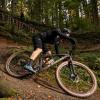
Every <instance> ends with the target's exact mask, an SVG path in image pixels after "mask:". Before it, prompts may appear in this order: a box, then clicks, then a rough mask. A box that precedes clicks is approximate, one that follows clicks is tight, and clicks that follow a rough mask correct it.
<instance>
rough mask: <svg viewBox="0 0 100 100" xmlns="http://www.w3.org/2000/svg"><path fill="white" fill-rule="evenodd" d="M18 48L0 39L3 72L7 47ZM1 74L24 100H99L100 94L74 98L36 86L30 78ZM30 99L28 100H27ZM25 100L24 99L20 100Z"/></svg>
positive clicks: (9, 41) (0, 58)
mask: <svg viewBox="0 0 100 100" xmlns="http://www.w3.org/2000/svg"><path fill="white" fill-rule="evenodd" d="M17 46H19V45H18V44H17V43H15V42H13V41H11V40H7V39H2V38H0V69H1V70H2V71H4V72H5V70H4V67H5V62H4V61H3V60H4V59H5V58H4V57H5V56H3V55H6V54H7V53H8V52H7V51H8V49H7V48H8V47H11V48H12V47H17ZM4 72H3V74H2V78H4V79H5V80H7V81H8V83H9V84H10V86H11V87H12V88H13V89H16V90H17V92H18V93H20V94H22V97H25V98H27V99H26V100H99V98H100V92H98V91H97V92H96V93H95V94H94V95H92V96H90V97H88V98H86V99H80V98H76V97H72V96H70V95H68V94H62V93H58V92H56V91H53V90H51V89H48V88H45V87H43V86H41V85H39V84H37V83H36V82H35V81H34V80H33V79H32V78H28V79H16V78H13V77H11V76H9V75H8V74H6V73H4ZM29 98H30V99H29ZM22 100H25V99H22Z"/></svg>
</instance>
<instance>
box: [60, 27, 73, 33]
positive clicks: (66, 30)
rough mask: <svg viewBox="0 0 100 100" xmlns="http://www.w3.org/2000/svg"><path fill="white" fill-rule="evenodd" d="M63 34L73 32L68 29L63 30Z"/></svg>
mask: <svg viewBox="0 0 100 100" xmlns="http://www.w3.org/2000/svg"><path fill="white" fill-rule="evenodd" d="M62 32H63V33H71V30H70V29H68V28H63V30H62Z"/></svg>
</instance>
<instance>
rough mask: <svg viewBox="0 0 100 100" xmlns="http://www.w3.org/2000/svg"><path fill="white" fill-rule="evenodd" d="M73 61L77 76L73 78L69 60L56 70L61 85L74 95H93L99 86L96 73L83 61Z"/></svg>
mask: <svg viewBox="0 0 100 100" xmlns="http://www.w3.org/2000/svg"><path fill="white" fill-rule="evenodd" d="M72 63H73V67H74V70H75V72H76V74H77V76H76V77H75V78H74V79H72V78H71V74H70V69H69V67H68V62H63V63H62V64H60V66H59V67H58V68H57V71H56V78H57V81H58V83H59V85H60V86H61V87H62V88H63V89H64V90H65V91H66V92H68V93H69V94H71V95H73V96H77V97H87V96H90V95H92V94H93V93H94V92H95V91H96V88H97V80H96V77H95V75H94V73H93V72H92V71H91V70H90V69H89V68H88V67H87V66H86V65H84V64H82V63H79V62H76V61H73V62H72Z"/></svg>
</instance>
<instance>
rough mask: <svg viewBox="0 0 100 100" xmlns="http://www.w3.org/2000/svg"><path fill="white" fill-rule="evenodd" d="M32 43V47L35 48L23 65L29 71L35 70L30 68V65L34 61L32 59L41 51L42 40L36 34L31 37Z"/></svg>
mask: <svg viewBox="0 0 100 100" xmlns="http://www.w3.org/2000/svg"><path fill="white" fill-rule="evenodd" d="M33 45H34V49H35V50H34V51H33V53H32V55H31V56H30V61H29V62H28V64H26V65H25V66H24V68H25V69H27V70H29V71H31V72H35V70H34V69H33V68H32V65H33V63H34V60H35V59H36V58H37V57H38V56H39V55H40V53H41V52H42V40H41V38H40V37H39V36H38V35H37V36H35V37H33Z"/></svg>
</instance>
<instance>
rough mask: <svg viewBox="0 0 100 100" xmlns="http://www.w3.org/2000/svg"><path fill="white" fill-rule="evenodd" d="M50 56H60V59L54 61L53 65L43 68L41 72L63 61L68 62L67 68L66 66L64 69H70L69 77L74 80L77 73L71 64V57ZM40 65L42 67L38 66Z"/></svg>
mask: <svg viewBox="0 0 100 100" xmlns="http://www.w3.org/2000/svg"><path fill="white" fill-rule="evenodd" d="M52 56H53V58H54V57H55V56H57V57H59V56H62V57H61V58H59V59H57V60H54V62H53V63H51V64H49V65H47V66H46V67H45V68H43V70H46V69H48V68H50V67H52V66H54V65H56V64H58V63H60V62H61V61H63V62H64V61H68V66H66V67H69V69H70V76H71V78H72V79H73V80H74V79H75V77H76V76H77V73H76V72H75V70H74V67H73V64H72V57H71V55H70V54H52ZM40 65H43V64H40ZM41 67H42V66H41Z"/></svg>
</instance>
